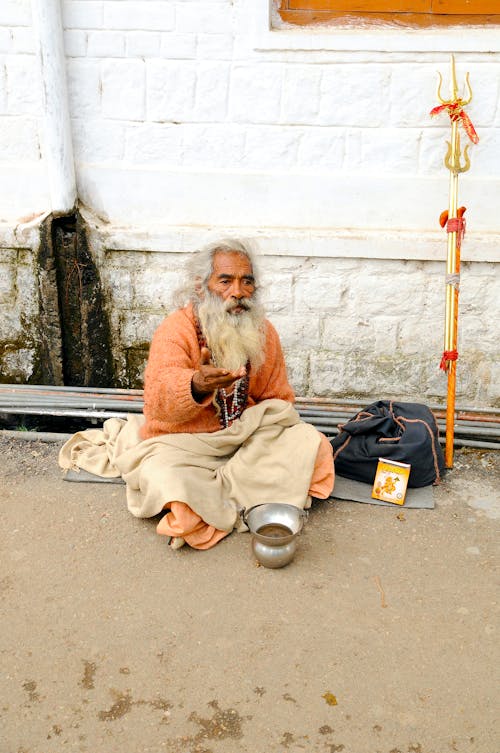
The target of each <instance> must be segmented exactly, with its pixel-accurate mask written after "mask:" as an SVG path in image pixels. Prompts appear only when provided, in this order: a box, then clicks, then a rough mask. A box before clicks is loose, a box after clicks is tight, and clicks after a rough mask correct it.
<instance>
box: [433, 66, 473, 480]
mask: <svg viewBox="0 0 500 753" xmlns="http://www.w3.org/2000/svg"><path fill="white" fill-rule="evenodd" d="M442 83H443V79H442V76H441V74H439V84H438V90H437V96H438V99H439V101H440V103H441V104H440V105H438V106H437V107H434V108H433V109H432V110H431V115H437V114H438V113H440V112H443V111H444V110H446V111H447V112H448V115H449V116H450V121H451V140H450V141H448V142H447V144H448V150H447V152H446V156H445V158H444V164H445V166H446V168H447V169H448V170H449V171H450V195H449V203H448V210H447V211H445V212H443V213H442V214H441V217H440V223H441V225H442V227H446V231H447V234H448V254H447V260H446V309H445V331H444V351H443V356H442V359H441V368H442V369H443V370H444V371H446V372H447V374H448V392H447V404H446V448H445V462H446V466H447V467H448V468H452V467H453V437H454V429H455V424H454V421H455V391H456V365H457V358H458V351H457V343H458V293H459V284H460V245H461V241H462V237H463V235H464V232H465V219H464V217H463V214H464V212H465V207H460V209H459V208H458V176H459V174H460V173H465V172H466V171H467V170H468V169H469V167H470V159H469V155H468V153H467V152H468V148H469V147H468V145H467V146H466V147H465V149H464V153H463V159H464V162H463V164H461V156H462V155H461V152H460V134H459V132H458V127H459V125H462V126H463V128H464V129H465V132H466V133H467V136H468V137H469V139H470V140H471V141H472V142H473V143H474V144H477V142H478V141H479V138H478V135H477V133H476V131H475V129H474V126H473V125H472V122H471V120H470V118H469V116H468V115H467V113H466V112H465V110H464V107H465V106H466V105H468V104H469V102H470V101H471V100H472V89H471V86H470V83H469V74H468V73H467V74H466V77H465V85H466V87H467V92H468V95H467V97H466V98H465V99H462V98H461V97H459V96H458V86H457V77H456V73H455V59H454V57H453V55H452V56H451V81H450V99H444V98H443V97H442V96H441V86H442Z"/></svg>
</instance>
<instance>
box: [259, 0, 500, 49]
mask: <svg viewBox="0 0 500 753" xmlns="http://www.w3.org/2000/svg"><path fill="white" fill-rule="evenodd" d="M250 2H251V3H252V5H253V7H254V11H255V10H256V12H255V35H254V45H253V46H254V49H255V50H261V51H267V50H300V51H306V50H310V51H322V50H337V51H346V52H347V51H354V50H356V51H373V52H499V51H500V28H499V27H498V26H495V27H471V26H467V27H466V28H467V33H464V27H463V26H459V27H449V26H448V27H446V28H443V27H439V28H438V27H436V28H434V29H425V28H423V29H415V28H408V29H404V30H402V29H400V28H399V29H387V28H385V29H383V28H375V27H373V28H371V29H368V30H367V29H356V28H352V26H351V27H350V28H347V27H344V28H342V27H339V26H335V27H334V26H332V27H331V28H330V29H328V30H327V31H325V29H324V27H316V28H313V27H303V26H298V27H297V29H290V28H283V29H280V28H273V24H272V17H273V15H274V14H276V13H277V11H274V10H272V6H273V5H274V2H273V0H250Z"/></svg>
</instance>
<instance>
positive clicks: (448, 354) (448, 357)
mask: <svg viewBox="0 0 500 753" xmlns="http://www.w3.org/2000/svg"><path fill="white" fill-rule="evenodd" d="M457 359H458V350H445V351H443V355H442V356H441V363H440V364H439V368H440V369H442V370H443V371H447V370H448V367H447V365H446V364H447V361H456V360H457Z"/></svg>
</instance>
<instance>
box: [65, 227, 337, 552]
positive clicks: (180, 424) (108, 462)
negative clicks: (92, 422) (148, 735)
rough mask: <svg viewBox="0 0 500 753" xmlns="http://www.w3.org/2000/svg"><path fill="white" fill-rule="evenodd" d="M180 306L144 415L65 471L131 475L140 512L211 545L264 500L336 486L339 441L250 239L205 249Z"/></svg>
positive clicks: (88, 442) (98, 433)
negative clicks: (286, 342)
mask: <svg viewBox="0 0 500 753" xmlns="http://www.w3.org/2000/svg"><path fill="white" fill-rule="evenodd" d="M177 299H178V300H177V302H178V304H179V305H180V308H179V309H178V310H177V311H175V312H174V313H173V314H171V315H170V316H168V317H167V318H166V319H165V320H164V321H163V323H162V324H161V325H160V326H159V328H158V329H157V331H156V332H155V335H154V337H153V341H152V343H151V349H150V353H149V360H148V364H147V367H146V372H145V386H144V415H143V416H139V415H137V414H135V415H129V417H128V419H127V420H126V421H125V420H123V419H118V418H110V419H108V420H107V421H106V422H105V423H104V426H103V429H102V430H97V429H90V430H87V431H85V432H81V433H78V434H76V435H74V436H73V437H72V438H71V439H70V440H68V442H67V443H66V444H65V445H64V447H63V448H62V449H61V452H60V455H59V463H60V465H61V467H62V468H64V469H65V470H70V469H71V470H74V469H82V470H84V471H87V472H90V473H92V474H93V475H94V477H95V476H96V475H98V476H104V477H108V478H112V477H117V476H121V477H122V478H123V480H124V481H125V483H126V485H127V489H126V491H127V505H128V509H129V510H130V512H131V513H132V514H133V515H135V516H136V517H139V518H146V517H153V516H155V515H159V514H161V513H165V514H164V515H163V517H162V518H161V520H160V522H159V523H158V527H157V531H158V533H160V534H165V535H166V536H168V537H169V540H170V543H171V546H172V547H173V548H174V549H177V548H179V547H181V546H182V545H183V544H184V543H187V544H189V545H190V546H192V547H193V548H195V549H208V548H209V547H211V546H214V544H216V543H217V542H218V541H220V539H222V538H223V537H224V536H227V535H228V533H230V532H231V531H232V530H233V529H234V528H236V529H238V530H245V529H246V526H245V523H244V519H243V517H242V513H244V511H245V510H248V509H249V508H251V507H253V506H255V505H258V504H262V503H265V502H284V503H288V504H293V505H295V506H297V507H300V508H304V507H308V506H310V504H311V499H312V497H317V498H320V499H326V498H327V497H328V496H329V494H330V492H331V491H332V488H333V480H334V471H333V457H332V448H331V445H330V442H329V441H328V440H327V439H326V437H325V436H323V435H322V434H320V433H319V432H318V431H317V430H316V429H315V428H314V427H313V426H311V425H309V424H306V423H304V422H303V421H301V420H300V416H299V415H298V413H297V411H296V410H295V408H294V407H293V401H294V394H293V390H292V388H291V387H290V385H289V383H288V379H287V375H286V367H285V361H284V358H283V353H282V350H281V345H280V341H279V338H278V335H277V333H276V330H275V329H274V327H273V326H272V324H271V323H270V322H269V321H267V320H266V318H265V315H264V311H263V308H262V306H261V304H260V303H259V300H258V280H257V275H256V270H255V264H254V261H253V259H252V256H251V254H250V251H249V250H248V248H247V247H246V246H245V245H244V244H242V243H240V242H239V241H234V240H230V241H223V242H220V243H215V244H212V245H211V246H208V247H207V248H205V249H203V250H202V251H199V252H197V253H194V254H192V255H191V257H190V259H189V263H188V265H187V274H186V280H185V285H184V287H183V288H182V289H181V290H180V291H178V295H177Z"/></svg>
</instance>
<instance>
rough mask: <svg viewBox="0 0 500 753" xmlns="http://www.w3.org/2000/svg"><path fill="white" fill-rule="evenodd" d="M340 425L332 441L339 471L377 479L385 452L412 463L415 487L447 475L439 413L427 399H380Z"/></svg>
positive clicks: (366, 479)
mask: <svg viewBox="0 0 500 753" xmlns="http://www.w3.org/2000/svg"><path fill="white" fill-rule="evenodd" d="M338 428H339V433H338V435H337V436H336V437H333V438H332V439H331V440H330V442H331V444H332V447H333V457H334V461H335V472H336V473H338V475H339V476H345V477H346V478H350V479H353V480H354V481H363V482H365V483H366V484H373V480H374V478H375V472H376V470H377V464H378V459H379V458H380V457H383V458H387V459H388V460H396V461H398V462H400V463H410V464H411V471H410V478H409V480H408V486H410V487H414V488H416V487H420V486H428V485H429V484H433V483H436V484H437V483H439V481H440V480H441V474H442V473H444V470H445V464H444V456H443V451H442V450H441V447H440V444H439V441H438V438H439V431H438V427H437V424H436V419H435V417H434V414H433V413H432V411H431V410H430V409H429V408H428V407H427V406H426V405H421V404H420V403H396V402H393V401H391V400H378V401H377V402H376V403H372V404H371V405H369V406H368V407H367V408H364V409H363V410H362V411H360V412H359V413H357V414H356V415H355V416H353V418H351V419H349V421H348V422H347V423H346V424H341V425H339V427H338Z"/></svg>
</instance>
